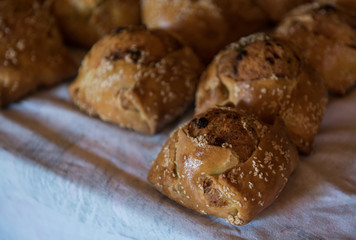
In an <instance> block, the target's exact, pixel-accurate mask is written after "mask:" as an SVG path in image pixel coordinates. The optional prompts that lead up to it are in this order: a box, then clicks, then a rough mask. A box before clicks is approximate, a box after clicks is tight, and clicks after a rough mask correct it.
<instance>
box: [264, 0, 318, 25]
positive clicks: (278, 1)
mask: <svg viewBox="0 0 356 240" xmlns="http://www.w3.org/2000/svg"><path fill="white" fill-rule="evenodd" d="M307 2H311V0H257V4H258V5H259V6H260V7H261V8H262V9H263V10H264V11H265V12H266V13H267V15H268V17H269V18H270V19H272V20H273V21H274V22H278V21H279V20H281V18H282V17H283V15H284V14H285V13H287V12H288V11H289V10H291V9H292V8H294V7H296V6H299V5H301V4H303V3H307Z"/></svg>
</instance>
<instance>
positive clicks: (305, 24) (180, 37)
mask: <svg viewBox="0 0 356 240" xmlns="http://www.w3.org/2000/svg"><path fill="white" fill-rule="evenodd" d="M307 2H310V1H309V0H298V1H292V0H288V1H281V0H265V1H262V0H261V1H259V0H257V1H244V0H237V1H233V0H223V1H217V0H199V1H193V0H173V1H163V0H142V1H141V4H140V3H139V1H137V0H136V1H127V0H91V1H70V0H65V1H62V0H58V1H57V0H48V1H47V0H29V1H25V0H11V1H10V0H4V1H2V2H0V41H1V43H2V44H1V45H0V56H2V57H1V61H2V66H1V67H0V106H4V105H6V104H9V103H11V102H12V101H15V100H18V99H19V98H21V97H23V96H24V95H26V94H27V93H29V92H30V91H32V90H34V89H35V88H37V87H38V86H44V85H45V86H47V85H51V84H54V83H56V82H58V81H60V80H62V79H64V78H66V77H69V76H72V75H73V74H75V71H76V69H77V68H76V66H75V64H74V63H73V61H72V60H71V58H70V57H69V55H68V53H67V50H66V48H65V46H64V45H63V44H62V40H61V36H60V33H59V31H58V29H57V25H56V20H55V18H54V16H56V19H57V22H58V25H59V28H60V30H61V32H62V34H63V35H64V37H65V39H66V40H67V41H68V42H71V43H75V44H77V45H79V46H82V47H91V50H90V51H89V52H88V54H87V55H86V57H85V58H84V60H83V61H82V64H81V67H80V69H79V74H78V76H77V77H76V79H75V80H74V81H73V82H72V83H71V84H70V86H69V89H68V90H69V95H70V97H71V99H72V100H73V102H74V103H75V104H76V105H77V106H78V107H79V108H80V109H81V110H83V111H85V112H86V113H88V114H89V115H92V116H98V117H100V118H101V119H103V120H105V121H110V122H113V123H116V124H118V125H119V126H121V127H125V128H129V129H133V130H135V131H138V132H140V133H145V134H155V133H157V132H158V131H160V130H161V129H162V128H163V127H164V126H165V125H166V124H168V123H169V122H171V121H173V120H174V119H176V118H177V117H179V116H180V115H181V114H183V113H184V111H185V110H186V109H187V108H188V107H189V106H190V105H191V104H192V103H193V102H194V98H195V101H196V108H195V112H196V115H195V116H194V117H193V118H192V119H191V120H190V121H189V122H188V123H186V124H184V125H182V126H181V127H179V128H178V129H177V130H175V131H174V132H173V133H172V135H171V136H170V137H169V139H168V140H167V142H166V144H165V145H164V146H163V148H162V150H161V152H160V153H159V154H158V156H157V158H156V159H155V160H154V161H153V163H152V169H151V170H150V172H149V174H148V181H149V182H151V183H152V185H153V186H154V187H155V188H156V189H157V190H159V191H160V192H162V193H163V194H165V195H166V196H168V197H169V198H171V199H173V200H174V201H176V202H177V203H179V204H182V205H183V206H186V207H187V208H190V209H192V210H195V211H197V212H199V213H203V214H211V215H215V216H218V217H221V218H225V219H226V220H227V221H228V222H229V223H231V224H234V225H243V224H246V223H248V222H249V221H251V220H252V219H253V218H254V217H255V216H256V215H257V214H258V213H259V212H261V211H262V210H263V209H265V208H266V207H267V206H269V205H270V204H272V202H273V201H274V200H275V199H276V198H277V197H278V195H279V193H280V192H281V191H282V190H283V188H284V186H285V184H286V183H287V181H288V178H289V177H290V175H291V174H292V172H293V171H294V169H295V168H296V166H297V163H298V161H299V160H298V151H299V153H302V154H309V153H310V152H311V151H312V148H313V141H314V138H315V135H316V134H317V131H318V128H319V125H320V123H321V121H322V118H323V115H324V112H325V108H326V104H327V93H328V90H329V91H330V92H332V93H336V94H346V93H347V92H348V91H350V89H351V88H352V87H353V86H354V85H355V83H356V47H355V46H356V29H355V26H356V16H355V15H354V13H352V12H351V11H349V10H348V8H349V9H351V8H352V7H355V5H356V4H355V3H353V2H352V1H346V0H333V1H332V0H330V1H329V0H319V1H318V2H320V3H307ZM325 2H327V3H325ZM304 3H307V4H305V5H302V6H300V7H297V8H296V9H294V10H292V11H291V12H289V13H287V12H288V11H289V10H290V9H292V8H294V7H296V6H297V5H299V4H304ZM140 11H141V13H140ZM285 13H287V14H286V15H285V16H282V15H284V14H285ZM51 14H53V16H52V15H51ZM141 14H142V20H143V23H145V24H146V25H147V28H146V27H144V26H138V24H139V23H140V18H141V16H140V15H141ZM273 23H278V24H279V25H277V26H276V28H275V29H274V30H272V29H271V28H270V27H271V24H273ZM133 25H136V26H133ZM265 28H269V29H268V30H269V33H255V34H251V33H253V32H256V31H261V30H264V29H265ZM248 34H251V35H248ZM246 35H248V36H246ZM242 36H244V37H242ZM240 37H242V38H240ZM228 43H229V44H228ZM226 45H227V46H226ZM224 46H226V47H224ZM219 50H220V52H219V53H218V51H219ZM203 63H205V64H208V66H207V68H206V69H205V70H204V71H203V66H204V65H203Z"/></svg>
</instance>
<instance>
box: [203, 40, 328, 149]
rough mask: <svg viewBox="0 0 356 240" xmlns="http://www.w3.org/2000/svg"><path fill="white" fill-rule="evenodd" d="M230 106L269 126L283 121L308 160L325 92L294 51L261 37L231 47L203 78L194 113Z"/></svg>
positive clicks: (320, 81)
mask: <svg viewBox="0 0 356 240" xmlns="http://www.w3.org/2000/svg"><path fill="white" fill-rule="evenodd" d="M228 102H231V103H232V104H234V105H236V106H239V107H244V108H246V109H248V110H249V111H251V112H253V113H254V114H256V115H257V116H258V117H260V118H261V119H262V120H263V121H265V122H267V123H272V122H273V121H274V119H275V118H276V117H280V118H281V119H282V120H283V121H284V123H285V125H286V128H287V130H288V134H289V136H290V138H291V140H292V141H293V142H294V143H295V144H296V145H297V147H298V150H299V151H300V152H302V153H305V154H307V153H309V152H310V151H311V149H312V144H313V140H314V137H315V135H316V133H317V130H318V127H319V125H320V122H321V120H322V117H323V114H324V111H325V107H326V103H327V92H326V89H325V86H324V84H323V81H322V79H320V78H319V77H318V76H316V74H315V73H314V72H313V71H311V70H310V69H309V68H307V67H306V66H305V65H304V63H303V61H302V60H301V59H300V58H299V57H298V55H297V54H296V51H295V49H294V46H293V45H291V44H290V43H289V42H287V41H286V40H283V39H279V38H272V37H270V36H268V35H265V34H262V33H260V34H255V35H251V36H249V37H246V38H242V39H241V40H240V41H239V42H236V43H232V44H230V45H229V46H227V47H226V48H225V49H224V50H222V51H221V52H220V53H219V54H218V55H217V56H216V57H215V59H214V61H213V62H212V63H211V64H210V66H209V67H208V68H207V70H206V71H205V73H203V75H202V78H201V81H200V83H199V86H198V90H197V94H196V113H200V112H203V111H205V110H206V109H208V108H210V107H213V106H216V105H223V104H225V103H228Z"/></svg>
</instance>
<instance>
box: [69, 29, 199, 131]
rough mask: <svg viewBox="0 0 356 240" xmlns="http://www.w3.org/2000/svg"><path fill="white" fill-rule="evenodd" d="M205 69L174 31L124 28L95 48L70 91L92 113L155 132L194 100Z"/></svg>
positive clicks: (128, 125)
mask: <svg viewBox="0 0 356 240" xmlns="http://www.w3.org/2000/svg"><path fill="white" fill-rule="evenodd" d="M201 70H202V66H201V63H200V61H199V59H198V57H197V56H196V55H195V54H194V53H193V52H192V50H191V49H190V48H188V47H185V46H184V45H182V44H181V42H180V41H179V40H178V39H177V38H175V37H174V36H173V35H171V34H169V33H167V32H165V31H162V30H147V29H146V28H144V27H128V28H118V29H117V30H116V32H115V33H113V34H111V35H108V36H106V37H104V38H103V39H101V40H100V41H99V42H98V43H96V44H95V45H94V46H93V47H92V49H91V50H90V52H89V53H88V54H87V56H86V57H85V59H84V61H83V63H82V66H81V67H80V70H79V74H78V76H77V78H76V79H75V81H74V82H73V83H72V84H71V86H70V87H69V94H70V96H71V98H72V100H73V101H74V103H75V104H76V105H78V106H79V107H80V108H81V109H82V110H84V111H86V112H87V113H88V114H90V115H98V116H99V117H100V118H102V119H104V120H106V121H110V122H114V123H117V124H119V125H120V126H123V127H127V128H131V129H134V130H136V131H139V132H142V133H146V134H154V133H156V132H157V131H158V130H160V129H162V127H164V126H165V125H166V124H167V123H169V122H170V121H172V120H173V119H174V118H176V117H177V116H179V115H180V114H181V113H183V112H184V111H185V109H186V108H187V107H188V106H189V105H190V104H191V103H192V102H193V99H194V94H195V89H196V85H197V83H198V79H199V75H200V72H201Z"/></svg>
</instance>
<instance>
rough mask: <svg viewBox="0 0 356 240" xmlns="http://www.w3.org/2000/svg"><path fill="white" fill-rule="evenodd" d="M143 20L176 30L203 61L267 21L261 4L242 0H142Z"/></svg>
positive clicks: (151, 25)
mask: <svg viewBox="0 0 356 240" xmlns="http://www.w3.org/2000/svg"><path fill="white" fill-rule="evenodd" d="M142 21H143V22H144V23H145V24H146V25H147V26H148V27H149V28H162V29H167V30H170V31H173V32H175V33H177V34H178V35H179V36H181V37H182V38H183V39H184V40H185V41H186V42H187V44H188V45H189V46H191V47H192V48H193V50H194V51H195V52H196V53H197V55H198V56H199V57H201V59H202V60H203V61H204V62H205V63H208V62H210V60H211V59H212V57H213V56H214V55H215V54H216V53H217V51H218V50H219V49H221V48H222V47H223V46H225V45H226V44H227V43H229V42H231V41H234V40H236V39H238V38H239V37H241V36H243V35H246V34H249V33H252V32H254V31H256V30H260V29H261V28H264V27H265V26H266V25H267V24H268V21H267V19H266V15H265V14H264V13H263V11H262V10H261V9H260V7H259V6H257V5H256V4H253V3H252V2H251V1H245V0H240V1H236V0H228V1H220V0H213V1H211V0H200V1H193V0H188V1H187V0H175V1H166V0H144V1H142Z"/></svg>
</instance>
